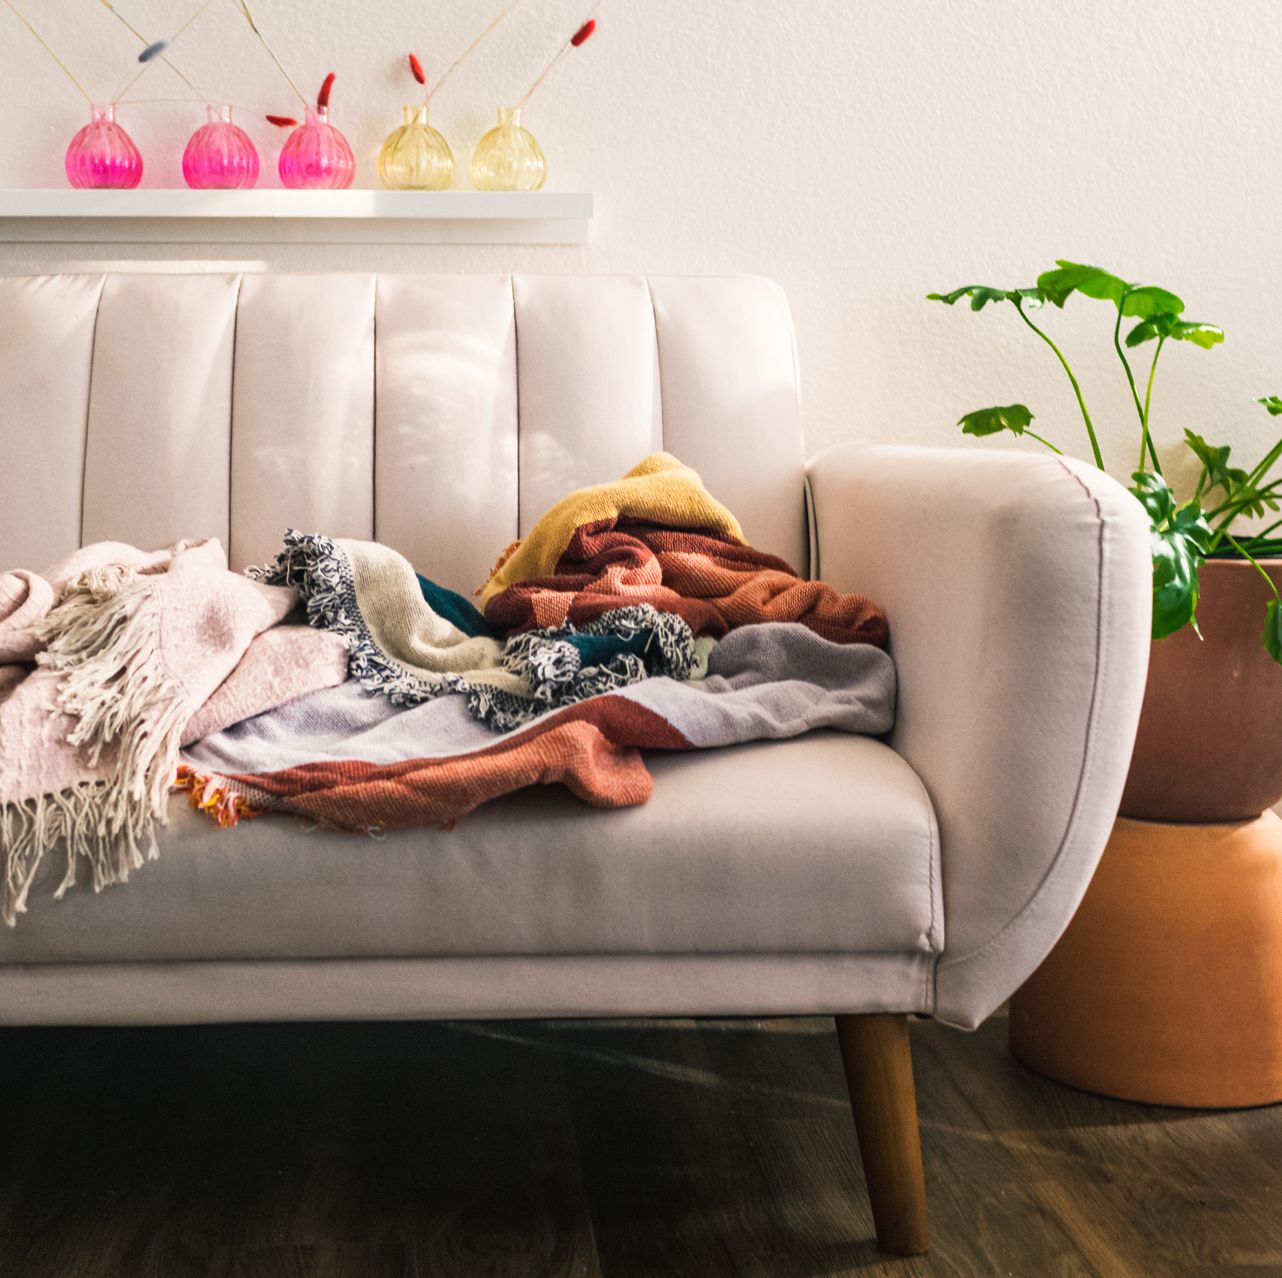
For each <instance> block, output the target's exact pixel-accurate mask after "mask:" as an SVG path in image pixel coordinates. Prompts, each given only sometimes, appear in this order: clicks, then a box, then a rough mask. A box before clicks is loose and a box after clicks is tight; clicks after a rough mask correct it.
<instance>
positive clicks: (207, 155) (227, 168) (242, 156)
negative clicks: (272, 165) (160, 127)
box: [183, 106, 258, 190]
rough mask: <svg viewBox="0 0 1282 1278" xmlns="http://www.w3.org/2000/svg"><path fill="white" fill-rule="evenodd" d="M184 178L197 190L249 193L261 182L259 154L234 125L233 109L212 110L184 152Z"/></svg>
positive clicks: (214, 108)
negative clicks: (242, 191) (255, 184)
mask: <svg viewBox="0 0 1282 1278" xmlns="http://www.w3.org/2000/svg"><path fill="white" fill-rule="evenodd" d="M183 177H184V178H185V179H186V182H187V185H188V186H190V187H194V188H195V189H197V190H210V189H213V190H237V189H247V188H248V187H251V186H253V185H254V183H255V182H257V181H258V151H257V148H255V146H254V144H253V143H252V142H251V141H250V140H249V134H248V133H246V132H245V130H244V129H242V128H240V127H239V126H238V125H235V124H233V123H232V121H231V107H229V106H211V107H210V108H209V123H208V124H202V125H201V126H200V128H198V129H197V130H196V132H195V133H193V134H192V135H191V138H190V139H189V140H188V142H187V149H186V150H185V151H184V152H183Z"/></svg>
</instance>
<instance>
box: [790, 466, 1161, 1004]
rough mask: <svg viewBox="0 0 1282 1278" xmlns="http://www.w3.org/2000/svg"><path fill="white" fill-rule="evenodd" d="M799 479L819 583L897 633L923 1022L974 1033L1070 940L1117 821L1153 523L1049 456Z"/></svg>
mask: <svg viewBox="0 0 1282 1278" xmlns="http://www.w3.org/2000/svg"><path fill="white" fill-rule="evenodd" d="M807 483H808V493H809V498H810V515H811V521H812V522H811V528H812V536H813V539H814V546H813V553H812V569H813V571H814V573H815V575H816V576H820V577H822V578H823V579H824V580H825V581H828V582H830V583H831V584H832V585H834V586H836V587H837V588H838V589H840V590H858V591H860V592H862V593H864V594H867V595H870V596H871V597H872V598H873V599H875V600H877V602H878V603H880V604H881V605H882V606H883V607H884V608H885V610H886V613H887V616H888V618H889V621H890V635H891V653H892V655H893V656H894V658H895V662H896V664H897V666H898V670H899V702H898V709H897V718H896V725H895V729H894V732H893V734H892V736H891V738H890V741H891V744H892V745H893V746H894V748H895V749H896V750H897V751H898V752H899V753H900V754H901V755H903V756H904V758H906V759H907V760H908V762H909V763H910V764H911V765H912V766H913V768H914V769H915V771H916V772H917V774H918V775H919V776H920V778H921V780H922V781H923V783H924V784H925V786H926V788H927V790H928V791H929V793H930V797H931V801H932V802H933V803H934V805H935V812H936V816H937V818H938V821H939V829H940V842H941V859H942V867H943V893H944V934H945V949H944V953H943V955H942V956H941V959H940V962H939V966H938V969H937V972H936V1004H935V1005H936V1014H937V1015H938V1016H939V1018H940V1019H941V1020H945V1021H948V1022H950V1023H953V1024H956V1025H961V1026H964V1027H973V1026H975V1025H977V1024H979V1022H980V1021H982V1020H983V1019H984V1017H985V1016H987V1015H988V1014H989V1013H990V1012H992V1011H993V1010H994V1009H995V1008H996V1007H998V1006H999V1005H1000V1004H1001V1002H1002V1001H1003V1000H1004V999H1006V998H1007V997H1008V996H1009V995H1010V994H1011V993H1012V992H1013V991H1014V990H1015V989H1016V988H1018V986H1019V985H1020V984H1021V983H1022V982H1023V981H1024V979H1025V978H1026V977H1027V976H1028V975H1029V974H1030V973H1031V972H1032V971H1033V969H1034V968H1036V966H1037V965H1038V963H1040V962H1041V960H1042V958H1043V957H1044V956H1045V955H1046V953H1047V951H1049V949H1050V948H1051V946H1052V945H1053V944H1054V943H1055V941H1056V939H1057V938H1058V937H1059V935H1060V933H1061V932H1062V931H1063V930H1064V928H1065V927H1066V926H1067V924H1068V921H1069V919H1071V918H1072V915H1073V912H1074V910H1075V909H1076V908H1077V905H1078V902H1079V901H1080V900H1081V897H1082V894H1083V893H1084V892H1085V890H1086V886H1087V884H1088V883H1089V881H1090V878H1091V875H1092V873H1093V872H1094V869H1095V865H1096V862H1097V861H1098V859H1099V855H1100V852H1101V851H1102V850H1103V847H1104V844H1105V841H1106V840H1107V838H1108V834H1109V830H1110V828H1111V826H1112V822H1113V818H1114V816H1115V815H1116V812H1117V805H1118V802H1119V800H1120V798H1121V793H1122V785H1123V782H1124V780H1125V777H1126V769H1127V765H1128V763H1129V761H1130V755H1131V747H1132V745H1133V743H1134V739H1135V729H1136V724H1137V722H1138V719H1139V710H1140V702H1141V699H1142V696H1143V691H1144V678H1145V673H1146V670H1147V664H1148V640H1149V624H1150V608H1151V581H1150V573H1151V566H1150V559H1149V541H1148V528H1147V521H1146V519H1145V517H1144V515H1143V512H1142V510H1141V508H1140V506H1139V503H1138V502H1136V501H1135V499H1134V498H1133V497H1132V496H1131V495H1130V494H1129V493H1127V492H1126V490H1125V489H1124V488H1122V487H1121V485H1120V484H1118V483H1116V482H1115V481H1114V480H1112V479H1110V478H1109V477H1108V476H1107V475H1104V474H1102V473H1100V472H1099V471H1098V470H1095V469H1093V468H1091V467H1089V466H1087V465H1084V464H1082V463H1078V462H1074V461H1070V460H1067V459H1060V458H1057V457H1052V456H1050V455H1032V454H1023V453H1017V452H1013V451H1012V452H1002V451H992V450H989V451H983V450H974V451H965V450H961V449H925V448H906V447H898V446H862V445H843V446H840V447H838V448H835V449H832V450H830V451H828V452H826V453H823V454H821V455H820V456H819V457H817V458H815V459H814V461H812V462H811V463H810V465H809V466H808V468H807Z"/></svg>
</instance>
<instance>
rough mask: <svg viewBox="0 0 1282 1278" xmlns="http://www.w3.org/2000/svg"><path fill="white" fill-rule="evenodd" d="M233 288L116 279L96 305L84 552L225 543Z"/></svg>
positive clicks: (226, 279) (208, 280)
mask: <svg viewBox="0 0 1282 1278" xmlns="http://www.w3.org/2000/svg"><path fill="white" fill-rule="evenodd" d="M238 283H239V281H238V280H237V279H236V278H235V277H234V276H227V275H185V276H183V275H180V276H177V277H175V278H173V279H166V278H164V277H157V276H148V275H113V276H111V277H110V278H109V279H108V280H107V281H106V284H105V285H104V287H103V290H102V296H101V299H100V301H99V303H98V324H97V329H96V332H95V336H94V348H93V383H92V385H93V393H92V395H91V396H90V398H89V431H88V435H87V438H86V440H85V443H84V445H83V448H84V453H85V497H84V517H83V519H82V521H81V531H80V539H81V541H83V542H86V543H88V542H93V541H125V542H129V543H130V544H131V545H134V546H146V547H153V546H166V545H168V544H169V543H170V542H173V541H177V540H178V539H179V538H180V537H217V538H218V539H219V541H221V542H222V543H223V545H224V546H225V545H226V544H227V534H228V519H227V512H228V493H229V482H228V474H227V456H228V453H229V451H230V448H231V385H232V336H233V333H234V332H235V327H236V292H237V285H238Z"/></svg>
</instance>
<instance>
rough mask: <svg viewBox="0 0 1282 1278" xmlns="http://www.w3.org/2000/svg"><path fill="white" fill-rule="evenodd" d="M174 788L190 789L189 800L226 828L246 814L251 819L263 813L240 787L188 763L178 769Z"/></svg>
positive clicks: (246, 818)
mask: <svg viewBox="0 0 1282 1278" xmlns="http://www.w3.org/2000/svg"><path fill="white" fill-rule="evenodd" d="M174 789H175V790H186V791H187V802H188V803H189V804H190V805H191V806H192V807H193V808H194V809H195V810H196V811H197V812H203V813H204V814H205V815H206V816H207V817H210V818H212V819H213V821H214V822H215V823H216V824H217V825H218V826H219V827H220V828H222V829H227V828H228V827H230V826H233V825H236V824H237V823H238V822H239V821H240V819H241V818H242V817H244V818H245V820H250V819H251V818H253V817H256V816H261V815H262V812H261V810H260V809H258V808H256V807H254V806H253V805H252V804H251V803H250V802H249V800H248V799H246V798H245V796H244V795H243V794H241V793H240V792H239V791H237V790H233V789H232V788H231V786H230V784H229V783H228V782H226V781H224V780H223V778H221V777H216V776H213V775H207V774H205V773H201V772H197V771H196V770H195V769H194V768H189V767H188V766H187V765H186V764H185V763H184V764H183V765H182V766H181V767H180V768H179V769H178V778H177V780H176V781H175V782H174Z"/></svg>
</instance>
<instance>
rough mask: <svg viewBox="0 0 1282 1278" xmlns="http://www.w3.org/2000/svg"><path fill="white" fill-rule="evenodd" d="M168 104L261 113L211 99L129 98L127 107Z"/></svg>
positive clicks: (250, 113)
mask: <svg viewBox="0 0 1282 1278" xmlns="http://www.w3.org/2000/svg"><path fill="white" fill-rule="evenodd" d="M162 102H163V103H170V102H200V103H202V104H203V105H205V106H229V107H231V109H232V110H233V111H239V112H240V113H241V114H242V115H245V116H260V115H262V112H261V111H259V110H258V109H257V108H256V107H247V106H242V105H241V104H240V103H239V102H222V101H218V102H215V101H214V100H213V99H212V98H199V97H198V98H130V99H129V105H130V106H131V107H136V106H157V105H159V104H160V103H162Z"/></svg>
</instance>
